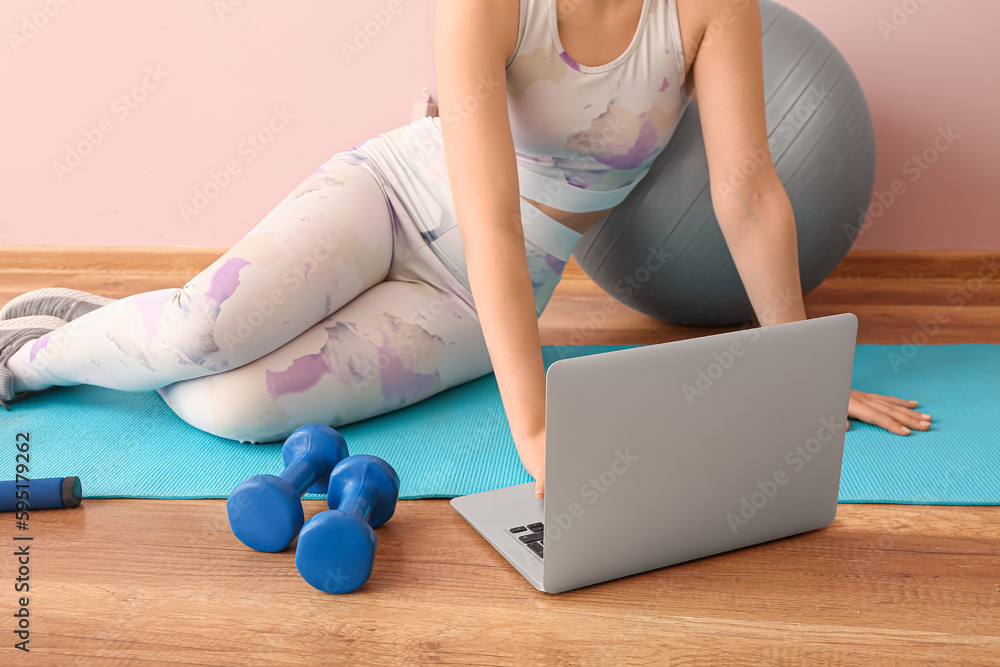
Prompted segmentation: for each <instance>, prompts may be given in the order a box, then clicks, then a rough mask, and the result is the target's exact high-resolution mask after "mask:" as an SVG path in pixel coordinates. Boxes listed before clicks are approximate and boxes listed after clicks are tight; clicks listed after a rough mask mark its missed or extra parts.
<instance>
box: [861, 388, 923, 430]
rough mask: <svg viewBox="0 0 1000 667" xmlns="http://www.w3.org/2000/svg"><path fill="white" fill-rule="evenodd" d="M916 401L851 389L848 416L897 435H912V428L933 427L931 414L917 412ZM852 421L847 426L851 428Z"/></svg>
mask: <svg viewBox="0 0 1000 667" xmlns="http://www.w3.org/2000/svg"><path fill="white" fill-rule="evenodd" d="M916 407H917V402H916V401H908V400H905V399H902V398H896V397H895V396H883V395H882V394H869V393H866V392H863V391H856V390H854V389H852V390H851V399H850V401H849V402H848V403H847V416H848V417H850V418H851V419H857V420H859V421H863V422H867V423H869V424H874V425H875V426H879V427H881V428H884V429H885V430H886V431H889V432H890V433H895V434H896V435H910V433H911V429H916V430H918V431H926V430H928V429H930V427H931V416H930V415H928V414H924V413H922V412H917V411H916V410H914V409H913V408H916ZM850 427H851V425H850V422H848V424H847V428H850Z"/></svg>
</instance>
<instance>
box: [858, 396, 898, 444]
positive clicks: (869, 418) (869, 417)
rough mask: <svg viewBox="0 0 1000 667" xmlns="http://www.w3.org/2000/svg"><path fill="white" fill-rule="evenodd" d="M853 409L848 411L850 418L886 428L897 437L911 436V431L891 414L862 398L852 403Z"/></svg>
mask: <svg viewBox="0 0 1000 667" xmlns="http://www.w3.org/2000/svg"><path fill="white" fill-rule="evenodd" d="M851 403H852V405H851V409H849V410H848V414H849V416H850V417H852V418H854V419H860V420H861V421H863V422H868V423H869V424H874V425H875V426H878V427H879V428H884V429H885V430H886V431H889V432H890V433H895V434H897V435H909V434H910V433H911V430H910V429H909V428H907V427H906V426H904V425H903V424H900V423H899V421H898V420H897V419H896V418H895V417H894V416H892V415H890V414H889V413H887V412H885V411H884V410H882V409H879V407H877V406H876V405H875V404H873V403H871V402H869V401H867V400H865V399H863V398H861V399H857V400H852V401H851Z"/></svg>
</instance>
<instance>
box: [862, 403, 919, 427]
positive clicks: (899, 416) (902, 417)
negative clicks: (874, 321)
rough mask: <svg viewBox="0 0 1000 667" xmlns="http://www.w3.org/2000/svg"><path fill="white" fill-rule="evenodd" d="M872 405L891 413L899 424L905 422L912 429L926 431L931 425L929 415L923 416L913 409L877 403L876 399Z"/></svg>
mask: <svg viewBox="0 0 1000 667" xmlns="http://www.w3.org/2000/svg"><path fill="white" fill-rule="evenodd" d="M874 407H875V408H876V409H880V410H882V411H883V412H886V413H888V414H890V415H892V416H893V417H895V419H896V421H898V422H900V423H901V424H905V425H906V426H909V427H910V428H912V429H916V430H918V431H926V430H928V429H930V427H931V420H930V415H928V416H927V418H925V417H924V416H923V414H922V413H919V412H914V411H913V410H909V409H907V408H902V407H900V406H898V405H889V404H887V403H879V402H878V401H876V402H875V403H874Z"/></svg>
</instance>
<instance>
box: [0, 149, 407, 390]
mask: <svg viewBox="0 0 1000 667" xmlns="http://www.w3.org/2000/svg"><path fill="white" fill-rule="evenodd" d="M393 225H394V219H393V217H392V216H391V215H390V209H389V205H388V202H387V200H386V198H385V195H384V193H383V190H382V188H381V185H380V183H379V182H378V181H377V180H376V178H375V176H374V174H373V173H372V172H371V171H369V169H368V168H367V167H366V166H364V165H363V164H361V163H360V161H358V160H356V159H353V157H352V156H351V155H350V154H347V153H338V154H337V155H334V156H333V157H332V158H331V159H330V160H329V161H327V162H326V163H325V164H323V165H322V166H321V167H320V168H319V169H317V170H316V171H315V172H313V173H312V174H311V175H310V176H309V177H308V178H306V179H305V180H304V181H303V182H302V183H301V184H300V185H299V186H298V187H297V188H296V189H295V190H294V191H293V192H292V193H291V194H289V196H288V197H287V198H286V199H285V200H283V201H282V202H281V203H280V204H279V205H278V206H276V207H275V208H274V209H273V210H272V211H271V212H270V213H268V215H267V216H266V217H265V218H264V219H263V220H262V221H261V222H260V223H259V224H258V225H257V226H256V227H254V228H253V229H252V230H250V232H249V233H248V234H247V235H246V236H245V237H243V239H241V240H240V241H239V242H238V243H237V244H236V245H235V246H233V248H232V249H230V250H229V251H228V252H226V253H225V254H224V255H223V256H222V257H220V258H219V259H218V260H216V261H215V262H214V263H213V264H212V265H211V266H209V267H208V268H207V269H205V270H204V271H202V272H201V273H200V274H198V275H197V276H195V277H194V278H192V279H191V281H190V282H189V283H188V284H187V285H185V286H184V287H183V288H180V289H178V288H171V289H163V290H157V291H152V292H145V293H142V294H136V295H133V296H129V297H127V298H124V299H121V300H119V301H116V302H114V303H111V304H108V305H106V306H104V307H102V308H99V309H98V310H95V311H93V312H90V313H88V314H86V315H84V316H82V317H79V318H78V319H76V320H74V321H73V322H71V323H69V324H67V325H66V326H64V327H61V328H60V329H57V330H56V331H53V332H52V333H50V334H48V335H45V336H42V337H41V338H39V339H37V340H35V341H31V342H28V343H27V344H25V345H24V346H23V347H22V348H20V349H19V350H18V351H17V352H16V353H15V354H14V355H13V356H12V357H11V359H10V360H9V362H8V369H9V370H10V371H11V373H12V374H13V376H14V391H15V394H16V393H17V392H18V391H23V390H38V389H43V388H45V387H48V386H52V385H61V386H68V385H75V384H92V385H97V386H102V387H110V388H113V389H123V390H148V389H155V388H159V387H163V386H165V385H168V384H171V383H173V382H177V381H179V380H185V379H189V378H197V377H201V376H205V375H210V374H213V373H220V372H223V371H227V370H230V369H234V368H239V367H240V366H243V365H244V364H247V363H249V362H251V361H253V360H254V359H257V358H259V357H261V356H263V355H265V354H267V353H268V352H270V351H272V350H275V349H277V348H279V347H281V346H282V345H284V344H285V343H287V342H288V341H291V340H293V339H294V338H296V337H297V336H299V335H300V334H301V333H302V332H304V331H306V330H307V329H309V328H310V327H311V326H313V325H314V324H315V323H316V322H319V321H320V320H323V319H324V318H326V317H327V316H329V315H330V314H331V313H334V312H335V311H337V310H339V309H340V308H341V307H342V306H343V305H344V304H346V303H348V302H349V301H350V300H351V299H353V298H354V297H355V296H357V295H358V294H360V293H361V292H363V291H365V290H366V289H368V288H370V287H371V286H372V285H375V284H377V283H379V282H380V281H382V280H383V279H384V278H385V276H386V274H387V272H388V270H389V266H390V262H391V258H392V252H393V234H394V228H393Z"/></svg>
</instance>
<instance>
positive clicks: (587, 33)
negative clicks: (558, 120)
mask: <svg viewBox="0 0 1000 667" xmlns="http://www.w3.org/2000/svg"><path fill="white" fill-rule="evenodd" d="M670 2H677V0H628V1H626V0H622V1H621V2H617V3H605V4H602V3H597V2H593V1H589V2H588V1H587V0H565V1H564V2H560V3H559V4H554V3H556V0H520V1H519V2H514V3H511V6H512V8H511V16H510V17H509V20H508V21H506V22H505V23H504V26H503V27H502V29H503V32H504V34H505V38H506V39H507V40H509V44H510V47H509V48H508V52H507V60H506V62H507V78H508V109H509V111H510V115H511V122H512V127H513V129H514V132H515V142H516V140H517V138H518V137H517V132H518V129H524V130H525V131H524V132H523V134H526V135H530V134H531V132H532V130H533V129H534V128H533V127H530V126H531V125H532V124H534V123H535V122H536V121H537V120H538V117H539V116H544V115H545V114H544V112H542V113H539V109H540V108H541V106H540V103H539V100H538V99H535V100H530V99H529V97H530V94H529V93H531V92H532V91H530V87H531V86H532V85H537V84H540V86H541V87H542V89H543V92H542V94H541V95H539V96H538V97H539V98H544V95H545V94H548V93H550V92H551V89H552V88H554V87H556V86H559V87H563V88H560V90H562V91H564V97H573V96H574V95H576V94H577V93H578V91H582V90H586V91H587V92H586V93H585V95H587V96H589V97H587V99H593V101H594V102H596V103H597V104H596V105H594V110H593V111H591V112H590V117H588V116H587V115H585V114H583V113H582V112H581V113H580V114H579V116H580V117H578V118H575V119H571V120H570V121H569V122H570V123H571V122H572V121H573V120H575V121H576V124H577V128H576V129H577V130H580V128H581V127H584V128H585V129H584V130H583V131H577V132H575V133H574V134H573V135H570V136H569V137H568V138H566V139H565V140H564V141H565V144H564V146H563V147H558V148H562V149H568V148H570V147H571V146H572V147H574V148H575V147H576V146H578V145H579V143H580V139H579V137H580V136H583V137H584V141H586V139H587V137H588V132H589V133H591V134H592V133H593V131H594V130H595V129H596V128H598V126H599V121H601V120H602V119H603V118H604V117H606V116H610V115H611V112H612V111H616V112H618V111H619V109H612V107H613V105H615V104H616V103H619V107H620V108H621V107H627V108H626V111H625V112H624V113H625V114H626V115H631V117H632V118H635V117H636V116H637V115H638V116H639V118H641V119H643V125H642V127H641V131H640V133H642V132H644V131H645V130H647V129H649V130H651V132H653V133H655V134H658V136H656V137H654V138H653V139H652V140H647V144H652V146H646V147H645V148H649V149H650V150H648V151H647V153H646V154H640V156H639V157H640V158H642V159H644V161H645V163H646V164H648V162H649V160H650V159H651V157H652V156H651V155H650V154H649V153H650V151H652V152H655V153H658V152H659V149H660V148H662V146H663V145H664V144H665V142H666V140H667V139H669V135H670V134H672V131H673V127H675V126H676V122H678V121H679V117H680V114H681V113H683V110H684V108H685V107H686V104H687V102H688V96H687V90H686V89H685V80H686V74H687V71H686V69H687V68H686V67H685V66H684V57H683V52H682V47H681V44H680V40H679V39H678V31H679V29H680V28H681V26H680V25H679V19H678V16H677V13H676V8H674V7H671V6H670V5H669V4H668V3H670ZM524 3H528V4H527V5H526V8H527V9H525V8H524V7H522V4H524ZM556 10H558V11H556ZM522 11H528V12H529V15H528V17H527V19H526V20H531V21H534V25H533V29H525V27H524V26H521V25H520V23H521V21H522V20H524V19H522V16H521V12H522ZM668 12H669V13H668ZM545 19H548V20H545ZM667 21H673V22H674V23H675V25H673V26H668V25H666V22H667ZM654 22H655V23H654ZM522 37H523V39H524V40H527V41H529V42H530V43H522ZM529 37H530V39H529ZM557 44H558V47H561V52H559V50H558V48H557ZM664 46H666V47H669V48H666V49H664V48H663V47H664ZM654 50H659V51H666V53H663V54H662V56H661V55H660V53H653V51H654ZM671 50H674V51H675V52H674V53H671V52H670V51H671ZM557 53H558V55H559V56H561V58H559V57H556V54H557ZM515 54H516V58H515ZM660 57H662V62H658V61H655V58H660ZM519 59H520V60H519ZM637 59H639V60H638V62H631V63H630V62H629V61H632V60H637ZM641 59H646V60H641ZM542 61H544V62H542ZM619 61H620V62H619ZM566 63H568V64H569V65H571V67H566ZM626 64H627V65H628V66H627V67H626V66H625V65H626ZM668 76H669V78H671V79H672V80H673V81H674V83H675V86H676V88H677V89H676V90H673V91H670V90H666V88H668V87H669V82H668V81H667V78H668ZM629 77H631V80H629ZM653 78H656V79H658V80H659V79H662V81H663V83H662V85H660V86H659V95H658V96H657V93H656V90H655V88H656V87H657V83H658V82H657V81H653V80H650V79H653ZM598 79H600V80H598ZM622 79H626V81H625V82H624V83H625V84H626V85H627V86H632V87H635V88H638V87H644V88H647V89H648V90H647V91H642V92H646V93H648V94H647V95H646V98H645V99H646V102H637V103H634V104H631V105H628V104H625V105H623V104H620V102H621V100H620V97H618V94H619V93H620V91H621V87H622ZM643 79H647V80H643ZM614 82H616V83H617V86H618V90H617V91H615V93H613V95H614V96H613V97H611V98H610V99H609V97H608V93H606V92H603V91H604V89H606V88H607V87H608V86H610V85H611V84H612V83H614ZM545 88H548V89H550V90H548V91H545V90H544V89H545ZM602 95H603V97H602ZM650 95H652V96H653V97H650ZM649 100H652V104H648V102H649ZM579 101H583V100H582V99H581V100H579ZM634 101H635V98H633V102H634ZM590 106H591V104H589V103H588V104H587V105H586V107H590ZM586 107H584V108H586ZM663 107H666V108H663ZM549 108H551V107H549ZM605 108H606V111H604V112H603V113H601V114H600V116H599V117H594V114H595V113H597V112H601V111H602V109H605ZM640 111H641V112H642V113H641V114H640ZM562 112H565V108H564V109H563V110H562ZM519 113H520V115H521V116H522V118H519V117H518V114H519ZM554 113H559V112H554ZM650 118H652V121H650V120H649V119H650ZM547 122H549V121H545V120H543V121H542V122H541V123H540V124H541V125H542V126H545V125H546V123H547ZM519 123H520V125H519ZM588 123H589V124H590V127H589V128H586V125H587V124H588ZM653 125H655V127H652V126H653ZM526 126H528V127H526ZM564 127H565V125H564ZM629 129H630V130H631V128H629ZM556 135H557V137H556V139H559V138H562V135H559V134H558V133H556ZM549 139H550V137H547V136H543V138H542V141H543V142H544V141H546V140H549ZM639 143H640V140H636V145H637V146H638V144H639ZM629 148H630V149H631V150H634V148H633V147H631V146H630V147H629ZM539 152H543V153H544V149H540V150H539ZM562 153H563V154H564V155H569V157H565V158H559V157H556V158H552V162H553V163H555V164H556V165H557V166H558V164H559V160H560V159H562V160H565V161H566V163H567V164H571V163H573V155H574V153H573V152H572V151H567V150H562ZM640 153H641V151H640ZM543 157H544V156H543ZM618 157H624V156H614V155H611V156H608V155H607V154H604V155H599V156H597V159H598V160H599V161H600V162H601V163H604V164H616V165H617V164H621V163H623V162H624V161H623V160H620V159H617V158H618ZM631 157H632V156H631V155H630V156H629V158H631ZM613 158H614V159H613ZM580 162H582V160H580ZM638 165H639V163H638V162H628V164H627V165H625V166H627V167H638ZM550 171H552V172H557V169H554V168H552V169H550ZM634 172H635V169H633V171H631V172H629V171H627V170H623V172H622V176H621V178H628V175H629V174H631V173H634ZM567 173H568V174H569V175H568V176H567V180H570V179H572V178H573V177H574V176H575V175H574V174H572V173H571V170H567ZM643 173H644V172H643ZM586 176H587V175H586V174H585V175H584V177H586ZM612 180H613V179H612ZM633 180H638V179H633ZM617 185H620V183H618V184H614V185H611V186H606V187H611V188H613V187H616V186H617ZM598 189H603V187H602V186H598ZM522 198H523V199H525V200H527V201H528V202H530V203H532V204H533V205H535V206H537V207H538V208H539V209H541V210H542V212H544V213H545V214H547V215H549V216H551V217H552V218H554V219H556V220H558V221H559V222H560V223H562V224H563V225H565V226H567V227H569V228H571V229H573V230H575V231H577V232H580V233H586V231H587V230H588V229H590V227H592V226H593V225H595V224H596V223H597V222H599V221H600V220H601V219H602V218H603V217H604V216H605V215H606V214H607V212H608V211H610V210H611V208H601V209H600V210H594V211H587V212H573V211H566V210H562V209H559V208H558V207H554V206H550V205H547V204H546V203H544V202H541V201H538V200H537V199H533V198H531V197H529V196H525V195H523V194H522ZM550 201H551V200H550ZM554 203H558V201H555V202H554Z"/></svg>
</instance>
